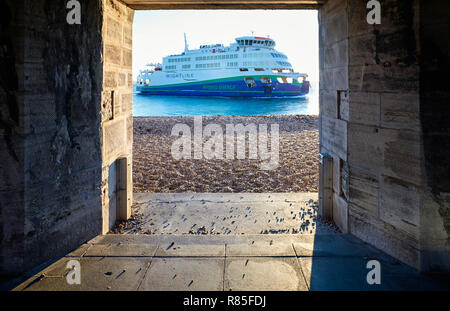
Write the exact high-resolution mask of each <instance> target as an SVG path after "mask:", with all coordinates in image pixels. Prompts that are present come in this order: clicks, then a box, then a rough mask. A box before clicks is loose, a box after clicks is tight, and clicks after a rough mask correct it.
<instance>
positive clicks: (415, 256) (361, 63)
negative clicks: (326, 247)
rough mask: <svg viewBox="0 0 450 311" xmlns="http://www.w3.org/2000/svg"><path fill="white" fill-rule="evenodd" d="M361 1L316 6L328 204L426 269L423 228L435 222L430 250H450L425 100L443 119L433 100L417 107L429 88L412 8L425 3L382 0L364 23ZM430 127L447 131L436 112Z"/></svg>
mask: <svg viewBox="0 0 450 311" xmlns="http://www.w3.org/2000/svg"><path fill="white" fill-rule="evenodd" d="M366 4H367V1H361V0H342V1H338V0H330V1H328V2H327V3H326V4H325V5H324V6H323V7H322V8H321V9H320V11H319V12H320V14H319V16H320V17H319V18H320V46H321V49H320V50H321V52H320V69H321V78H320V79H321V84H320V87H321V93H320V95H321V98H320V113H321V116H320V132H321V134H320V145H321V152H322V153H327V154H329V155H331V156H332V157H333V158H334V161H333V172H334V174H333V192H334V196H333V197H334V199H333V201H332V206H331V207H328V208H329V209H331V210H332V215H333V219H334V221H335V222H336V224H337V225H338V226H339V227H340V228H341V229H342V231H344V232H350V233H352V234H354V235H356V236H357V237H359V238H361V239H362V240H364V241H366V242H368V243H370V244H372V245H374V246H376V247H377V248H380V249H382V250H383V251H385V252H387V253H389V254H391V255H392V256H394V257H396V258H398V259H400V260H401V261H403V262H405V263H407V264H409V265H411V266H413V267H415V268H418V269H422V270H424V271H429V270H430V266H429V265H426V264H425V265H424V258H425V256H424V254H425V253H424V251H425V248H426V245H427V244H430V243H429V242H428V241H430V239H431V238H432V235H431V233H430V234H428V236H425V235H424V230H426V229H425V228H433V229H432V230H429V231H433V230H435V231H438V232H439V234H438V235H434V237H436V242H435V243H434V244H433V245H435V247H434V250H435V252H434V254H436V252H437V253H439V254H440V255H441V256H443V258H448V246H446V245H445V243H446V242H444V241H447V243H448V233H447V232H446V231H445V221H447V231H448V215H449V213H448V196H446V195H445V194H444V195H443V197H442V198H441V199H440V201H439V200H438V201H439V202H436V200H435V202H434V204H437V205H436V206H434V207H431V206H430V205H429V204H430V203H429V202H427V198H428V199H430V200H432V199H431V197H430V196H428V195H427V193H426V192H427V191H428V190H427V188H429V186H428V185H427V180H426V175H427V174H430V173H431V171H430V170H429V169H427V168H426V163H427V160H426V157H425V155H427V149H428V148H427V146H426V145H425V146H424V139H423V137H424V134H426V133H425V132H424V128H423V123H424V118H423V116H424V114H423V110H424V109H425V110H428V111H429V112H430V113H429V116H430V118H429V125H431V124H433V120H435V119H440V117H439V111H438V110H434V111H433V112H431V111H430V110H431V109H427V108H424V107H426V106H428V105H429V103H427V102H425V101H424V100H423V96H424V94H425V93H428V91H427V90H426V89H424V86H423V83H421V79H422V77H423V74H424V73H423V68H422V67H423V66H421V64H420V58H419V57H420V51H421V48H422V43H423V41H421V38H420V37H421V36H420V29H421V27H422V24H423V21H422V22H421V19H420V18H419V16H420V13H421V12H422V11H423V10H427V9H428V5H429V4H424V5H419V1H417V0H416V1H399V0H390V1H382V4H381V8H382V9H381V24H380V25H369V24H368V23H367V21H366V15H367V12H368V11H367V9H366ZM425 6H426V7H427V8H425ZM446 25H448V24H446ZM430 33H431V32H430ZM447 41H448V40H447ZM441 42H442V41H441ZM444 42H445V40H444ZM441 45H442V46H444V45H445V44H441ZM445 47H446V50H444V52H446V53H447V54H446V55H447V56H448V45H445ZM436 94H437V93H436ZM439 94H441V93H439ZM435 108H437V107H435ZM447 109H448V108H447ZM447 120H448V119H447ZM435 129H437V131H438V132H439V133H440V134H441V136H442V135H448V125H444V124H443V122H441V123H440V124H439V125H436V127H435ZM430 133H431V131H430ZM433 133H435V132H433ZM444 133H445V134H444ZM425 137H426V136H425ZM431 140H432V139H431ZM425 142H427V139H425ZM435 147H437V146H436V145H435ZM436 149H437V148H436ZM443 150H444V149H442V150H441V151H440V153H439V154H441V155H442V152H443ZM428 154H429V155H430V157H433V156H432V154H433V153H431V152H428ZM442 158H443V156H442ZM447 158H448V156H447ZM428 163H429V164H430V165H434V166H435V168H436V166H438V164H437V163H436V162H432V161H428ZM431 163H434V164H431ZM444 167H445V169H444V170H441V171H442V173H441V175H440V176H439V177H440V178H438V179H437V180H440V181H444V180H445V178H444V177H443V176H444V174H443V172H444V171H445V172H448V167H449V166H448V164H447V165H446V166H444ZM447 176H450V175H447ZM447 180H448V177H447ZM446 191H447V192H446V193H448V189H447V190H446ZM441 194H442V192H441ZM444 197H445V198H447V199H445V198H444ZM434 199H436V197H434ZM427 210H430V211H429V212H426V211H427ZM439 212H440V213H441V214H440V215H439ZM426 214H427V215H426ZM446 217H447V218H446ZM424 222H426V224H425V223H424ZM434 233H436V232H434ZM437 237H438V238H437ZM438 240H439V241H438ZM443 261H444V260H443V259H440V260H437V261H435V262H437V265H435V267H434V268H436V269H442V270H446V271H449V269H448V261H447V263H446V264H444V265H443V264H442V262H443Z"/></svg>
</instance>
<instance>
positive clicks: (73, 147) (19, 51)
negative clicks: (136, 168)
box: [0, 0, 133, 275]
mask: <svg viewBox="0 0 450 311" xmlns="http://www.w3.org/2000/svg"><path fill="white" fill-rule="evenodd" d="M80 2H81V16H82V23H81V24H80V25H69V24H68V23H67V21H66V15H67V13H68V10H67V9H66V6H65V5H64V4H62V3H61V2H59V1H6V2H2V4H1V10H0V11H1V14H2V18H1V20H2V25H1V31H2V36H1V40H2V46H5V47H6V49H7V51H6V54H3V53H2V55H1V56H0V57H1V58H2V61H1V64H2V65H1V66H2V70H1V75H2V79H1V81H2V82H1V83H2V85H1V86H0V98H1V99H2V101H1V102H2V105H1V110H0V124H1V126H0V128H1V132H0V152H1V158H2V161H1V162H2V163H1V164H0V173H1V176H2V178H1V180H0V202H1V210H0V225H1V227H0V239H1V250H0V274H1V275H18V274H20V273H22V272H24V271H25V270H27V269H29V268H31V267H33V266H36V265H38V264H41V263H43V262H45V261H47V260H49V259H51V258H55V257H58V256H62V255H63V254H65V253H66V252H67V251H68V250H70V249H73V248H74V247H77V246H79V245H80V244H81V243H83V242H84V241H86V240H89V239H91V238H93V237H94V236H96V235H98V234H101V233H102V232H106V231H108V230H109V228H110V227H111V226H112V225H113V224H114V222H115V220H116V218H122V219H126V218H127V217H129V212H130V207H131V195H132V192H131V191H132V190H131V188H132V187H131V185H132V179H131V142H132V118H131V93H132V91H131V88H132V81H131V80H132V76H131V37H132V34H131V25H132V21H133V10H131V9H129V8H127V7H126V6H125V5H124V4H122V3H120V2H119V1H115V0H111V1H106V0H105V1H104V0H97V1H87V0H84V1H80ZM111 41H114V44H116V45H117V46H119V47H120V50H119V52H120V53H119V54H118V55H120V63H117V62H116V59H114V57H112V56H111V54H110V53H109V51H110V50H109V49H108V48H107V47H109V45H108V44H110V43H111ZM114 44H111V46H115V45H114ZM109 75H113V77H112V78H111V77H110V76H109ZM114 75H115V76H114ZM114 79H116V80H117V81H118V82H117V85H113V84H110V82H111V80H114ZM112 91H114V92H112ZM111 92H112V93H113V94H115V95H114V98H113V99H112V101H110V103H111V104H113V105H114V109H113V107H112V106H111V105H109V106H108V105H107V102H108V100H107V99H106V98H107V95H108V94H111ZM116 97H117V98H116ZM3 99H5V101H4V100H3ZM4 102H6V104H7V105H3V103H4ZM102 104H104V105H102ZM109 112H114V114H112V115H108V113H109ZM110 119H111V120H110ZM114 125H115V126H114ZM110 129H112V130H110ZM108 138H110V139H108ZM118 143H119V145H118ZM118 159H125V161H118ZM110 174H111V175H112V176H111V178H109V175H110ZM113 177H114V178H113ZM108 185H110V187H109V188H110V189H108ZM111 188H113V189H112V190H111ZM108 190H111V191H108ZM100 206H103V208H99V207H100ZM110 209H111V210H112V211H114V212H112V213H109V210H110ZM116 214H117V215H116ZM105 228H106V229H105Z"/></svg>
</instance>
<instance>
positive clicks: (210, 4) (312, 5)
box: [121, 0, 326, 10]
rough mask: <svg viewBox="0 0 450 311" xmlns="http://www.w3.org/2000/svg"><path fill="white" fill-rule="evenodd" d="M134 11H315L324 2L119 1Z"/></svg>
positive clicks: (275, 0) (288, 0) (319, 0)
mask: <svg viewBox="0 0 450 311" xmlns="http://www.w3.org/2000/svg"><path fill="white" fill-rule="evenodd" d="M121 1H122V2H124V3H126V4H127V5H128V6H129V7H131V8H133V9H135V10H164V9H317V8H319V7H320V6H321V5H322V4H324V3H325V2H326V0H209V1H208V0H175V1H171V0H121Z"/></svg>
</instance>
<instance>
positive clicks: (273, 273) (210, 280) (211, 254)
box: [15, 234, 443, 291]
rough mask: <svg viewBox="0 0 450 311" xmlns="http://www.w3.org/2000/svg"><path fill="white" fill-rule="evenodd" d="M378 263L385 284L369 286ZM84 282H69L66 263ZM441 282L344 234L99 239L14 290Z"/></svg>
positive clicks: (402, 286)
mask: <svg viewBox="0 0 450 311" xmlns="http://www.w3.org/2000/svg"><path fill="white" fill-rule="evenodd" d="M374 259H375V260H377V261H378V262H379V263H380V267H381V284H379V285H370V284H368V283H367V279H366V277H367V273H368V272H369V269H367V267H366V265H367V262H368V261H370V260H374ZM71 260H75V261H77V262H78V263H79V264H80V273H81V274H80V275H81V283H80V284H74V285H70V284H68V282H67V273H68V271H69V269H68V268H67V264H68V263H69V261H71ZM442 288H443V287H442V284H439V283H438V282H436V281H435V280H432V279H430V278H428V277H425V276H423V275H420V274H419V273H417V272H416V271H415V270H413V269H412V268H410V267H408V266H406V265H403V264H401V263H400V262H398V261H397V260H395V259H393V258H392V257H390V256H388V255H386V254H384V253H382V252H380V251H379V250H377V249H375V248H373V247H371V246H369V245H367V244H365V243H363V242H361V241H360V240H358V239H356V238H354V237H352V236H350V235H345V234H315V235H300V234H299V235H292V234H280V235H265V234H263V235H257V234H255V235H102V236H98V237H96V238H94V239H93V240H91V241H89V242H88V243H86V244H83V245H82V246H81V247H80V248H78V249H76V250H74V251H73V252H70V253H68V254H67V255H66V256H64V257H63V258H61V259H60V260H58V261H57V262H55V263H53V264H52V265H50V266H49V267H47V268H46V269H44V270H43V271H41V272H39V273H37V274H35V275H34V276H33V277H31V278H30V279H29V280H27V281H26V282H24V283H23V284H21V285H19V286H18V287H16V288H15V290H214V291H215V290H294V291H297V290H392V289H394V290H424V289H442Z"/></svg>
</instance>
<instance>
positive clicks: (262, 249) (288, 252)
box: [226, 236, 295, 257]
mask: <svg viewBox="0 0 450 311" xmlns="http://www.w3.org/2000/svg"><path fill="white" fill-rule="evenodd" d="M226 251H227V256H283V257H289V256H291V257H295V252H294V248H293V247H292V243H291V242H290V241H289V240H280V239H278V240H276V241H274V240H273V239H270V237H267V238H266V237H265V236H263V237H260V238H258V239H255V238H253V239H252V238H249V239H248V240H247V241H246V242H245V243H230V244H227V247H226Z"/></svg>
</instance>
